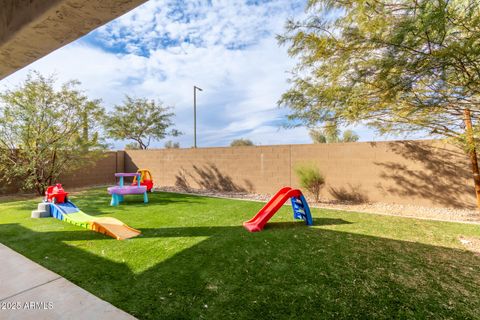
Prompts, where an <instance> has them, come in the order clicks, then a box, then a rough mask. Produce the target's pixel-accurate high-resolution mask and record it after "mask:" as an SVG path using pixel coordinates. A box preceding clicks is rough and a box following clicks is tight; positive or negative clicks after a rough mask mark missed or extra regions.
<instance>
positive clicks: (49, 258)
mask: <svg viewBox="0 0 480 320" xmlns="http://www.w3.org/2000/svg"><path fill="white" fill-rule="evenodd" d="M109 200H110V199H109V196H108V195H107V193H106V190H104V189H94V190H91V191H88V192H85V193H81V194H78V195H76V196H73V197H72V201H73V202H74V203H75V204H76V205H77V206H78V207H79V208H80V209H81V210H82V211H84V212H86V213H88V214H91V215H95V216H112V217H115V218H118V219H120V220H122V221H123V222H125V223H127V224H128V225H130V226H132V227H134V228H136V229H139V230H141V231H142V235H141V236H140V237H138V238H133V239H130V240H126V241H117V240H114V239H112V238H109V237H106V236H104V235H102V234H98V233H95V232H92V231H88V230H85V229H81V228H79V227H75V226H73V225H70V224H67V223H64V222H61V221H59V220H55V219H52V218H47V219H31V218H30V211H31V210H33V209H34V208H35V207H36V203H37V202H38V199H37V201H34V200H27V201H25V200H22V201H15V200H10V201H7V200H1V203H0V242H1V243H4V244H5V245H7V246H9V247H10V248H12V249H14V250H16V251H18V252H19V253H21V254H23V255H25V256H27V257H28V258H30V259H32V260H34V261H36V262H38V263H40V264H41V265H43V266H45V267H47V268H48V269H50V270H52V271H54V272H56V273H59V274H60V275H62V276H64V277H65V278H67V279H69V280H70V281H72V282H74V283H75V284H77V285H79V286H81V287H83V288H84V289H86V290H88V291H90V292H92V293H93V294H95V295H96V296H98V297H100V298H102V299H105V300H107V301H109V302H110V303H112V304H113V305H115V306H117V307H119V308H121V309H123V310H125V311H126V312H129V313H131V314H132V315H134V316H136V317H138V318H140V319H162V318H163V319H172V318H189V319H203V318H206V319H227V318H228V319H252V318H262V319H269V318H270V319H273V318H275V319H278V318H293V317H296V318H302V319H308V318H348V319H351V318H377V319H378V318H419V319H424V318H457V319H459V318H464V319H467V318H470V319H472V318H478V317H479V316H480V313H479V310H480V290H479V288H480V256H479V255H478V254H475V253H473V252H470V251H467V250H465V248H464V247H463V245H462V244H461V243H460V241H459V239H460V237H467V238H468V237H474V238H480V226H478V225H469V224H456V223H447V222H433V221H422V220H414V219H407V218H400V217H388V216H379V215H370V214H364V213H362V214H360V213H358V214H357V213H348V212H341V211H333V210H313V211H312V214H313V216H314V224H315V226H314V227H306V226H305V225H304V224H303V222H301V221H299V222H292V213H291V208H290V207H284V208H282V210H280V211H279V212H278V213H277V214H276V215H275V216H274V218H273V219H272V221H271V222H270V223H269V224H267V226H266V228H265V230H264V231H262V232H259V233H248V232H247V231H246V230H245V229H244V228H243V227H242V222H243V221H245V220H248V219H250V218H251V217H252V216H253V215H254V214H255V213H256V212H257V211H258V210H259V209H260V208H261V207H262V205H263V204H262V203H258V202H248V201H236V200H226V199H215V198H208V197H197V196H189V195H180V194H170V193H154V194H152V195H151V197H150V200H151V201H150V203H149V204H148V205H144V204H143V203H141V199H140V198H139V197H130V198H127V199H126V203H125V204H122V205H121V206H120V207H117V208H113V207H110V206H109Z"/></svg>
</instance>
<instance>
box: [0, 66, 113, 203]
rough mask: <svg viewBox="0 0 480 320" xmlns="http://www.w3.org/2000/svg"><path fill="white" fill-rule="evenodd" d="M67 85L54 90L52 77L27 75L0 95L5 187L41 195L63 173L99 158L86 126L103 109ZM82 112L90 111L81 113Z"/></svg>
mask: <svg viewBox="0 0 480 320" xmlns="http://www.w3.org/2000/svg"><path fill="white" fill-rule="evenodd" d="M78 85H79V82H78V81H69V82H67V83H64V84H63V85H61V86H60V88H59V89H55V87H56V86H55V79H54V78H53V77H51V76H50V77H44V76H42V75H41V74H39V73H31V74H30V75H29V76H28V77H27V79H26V81H25V82H24V83H23V84H22V85H20V86H19V87H18V88H16V89H14V90H8V91H6V92H4V93H2V94H0V101H1V104H0V149H1V152H0V172H1V173H2V177H1V178H2V180H3V181H5V182H7V183H19V184H20V187H22V188H23V189H24V190H35V191H37V192H38V193H39V194H43V192H44V190H45V187H46V186H48V185H51V184H52V183H53V182H55V181H56V180H57V179H58V177H59V176H60V175H61V174H64V173H67V172H70V171H74V170H76V169H79V168H81V167H82V166H84V165H86V164H88V163H89V162H91V161H93V160H95V159H97V158H98V157H100V156H101V151H102V150H103V149H104V147H105V145H104V144H103V143H102V141H101V139H100V137H99V135H98V133H89V132H88V130H85V129H86V126H85V123H88V128H93V127H96V126H97V124H98V123H99V122H100V115H101V114H103V111H102V110H103V109H102V107H101V106H100V101H98V100H93V101H91V100H88V98H87V97H86V96H85V95H84V94H82V93H81V92H80V91H79V90H78V89H77V87H78ZM85 110H89V112H88V113H85V112H84V111H85Z"/></svg>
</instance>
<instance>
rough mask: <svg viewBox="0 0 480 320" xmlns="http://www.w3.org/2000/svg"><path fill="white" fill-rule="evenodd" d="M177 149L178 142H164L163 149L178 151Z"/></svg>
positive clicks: (178, 146)
mask: <svg viewBox="0 0 480 320" xmlns="http://www.w3.org/2000/svg"><path fill="white" fill-rule="evenodd" d="M179 148H180V142H173V141H172V140H169V141H167V142H165V149H179Z"/></svg>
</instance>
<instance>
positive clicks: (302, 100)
mask: <svg viewBox="0 0 480 320" xmlns="http://www.w3.org/2000/svg"><path fill="white" fill-rule="evenodd" d="M279 40H280V43H283V44H287V45H289V54H290V55H291V56H293V57H296V58H297V59H298V61H299V63H298V65H297V67H296V68H295V70H294V72H293V76H292V79H291V83H292V86H291V88H290V90H288V91H287V92H286V93H285V94H283V96H282V99H281V101H280V104H282V105H285V106H288V107H289V108H290V109H291V111H292V112H291V114H290V118H291V119H297V120H301V121H303V122H304V123H305V124H307V125H309V126H315V125H318V124H322V123H325V122H328V121H334V122H336V123H339V124H351V123H357V122H363V123H366V124H368V125H370V126H371V127H373V128H375V129H377V130H378V132H379V133H381V134H385V133H392V134H403V135H405V134H410V133H418V132H421V133H423V134H428V135H430V136H436V137H440V138H448V139H449V140H450V141H452V142H455V143H458V144H460V145H461V146H463V148H464V149H465V151H466V152H467V154H468V155H469V157H470V160H471V164H472V170H473V176H474V182H475V190H476V194H477V204H478V206H479V207H480V172H479V169H478V163H477V153H476V150H477V148H478V142H479V137H480V134H479V133H480V127H479V122H478V120H479V115H480V59H479V57H480V45H479V43H480V2H479V1H477V0H450V1H447V0H418V1H411V0H398V1H391V0H373V1H365V0H342V1H333V0H310V1H309V2H308V7H307V14H306V17H305V18H302V20H300V21H293V20H292V21H289V22H288V23H287V31H286V33H285V34H284V35H283V36H280V37H279Z"/></svg>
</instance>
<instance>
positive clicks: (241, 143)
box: [230, 139, 255, 147]
mask: <svg viewBox="0 0 480 320" xmlns="http://www.w3.org/2000/svg"><path fill="white" fill-rule="evenodd" d="M254 145H255V144H254V143H253V142H252V141H251V140H248V139H235V140H233V141H232V142H231V143H230V147H249V146H254Z"/></svg>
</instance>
